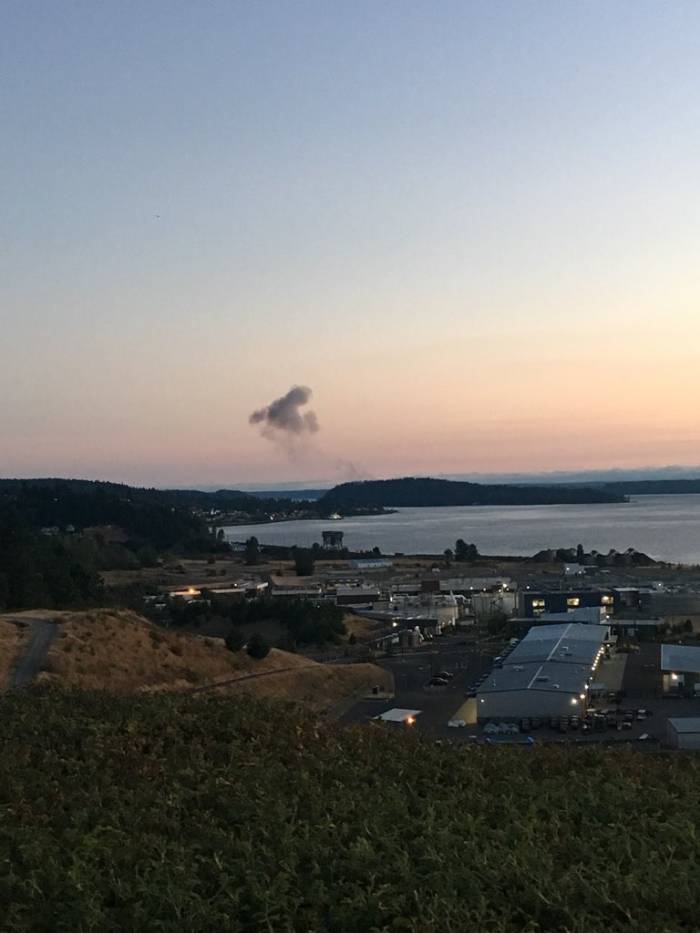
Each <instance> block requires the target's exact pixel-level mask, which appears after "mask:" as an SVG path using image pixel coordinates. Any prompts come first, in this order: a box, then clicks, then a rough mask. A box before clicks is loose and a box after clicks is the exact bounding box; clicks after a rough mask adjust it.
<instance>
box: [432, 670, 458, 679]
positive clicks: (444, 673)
mask: <svg viewBox="0 0 700 933" xmlns="http://www.w3.org/2000/svg"><path fill="white" fill-rule="evenodd" d="M435 676H436V677H443V678H444V679H445V680H452V678H453V677H454V674H451V673H450V672H449V671H438V672H437V674H436V675H435Z"/></svg>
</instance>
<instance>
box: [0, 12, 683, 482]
mask: <svg viewBox="0 0 700 933" xmlns="http://www.w3.org/2000/svg"><path fill="white" fill-rule="evenodd" d="M0 23H1V25H0V118H1V121H2V133H1V134H0V153H1V157H0V204H1V205H2V209H1V210H0V317H1V319H2V341H1V342H0V475H3V476H45V475H54V476H82V477H89V478H104V479H113V480H122V481H127V482H134V483H141V484H147V485H190V484H191V485H205V484H206V485H211V484H222V485H234V486H235V485H236V484H237V483H241V484H242V483H265V482H268V481H269V482H283V481H287V482H293V481H304V480H306V479H309V480H311V479H313V480H314V481H318V480H328V481H331V482H333V481H342V480H344V479H349V478H356V477H382V476H393V475H409V474H430V473H433V474H456V473H505V472H528V471H536V472H542V471H555V470H588V469H608V468H611V467H614V468H625V467H628V468H632V467H643V466H647V465H662V464H697V463H698V462H700V416H699V408H700V406H699V402H700V366H698V347H699V346H700V263H699V262H698V255H699V252H700V190H699V185H700V182H699V181H698V178H699V176H698V165H700V4H698V3H697V2H696V0H689V2H688V0H673V2H671V3H665V2H661V0H658V2H648V0H580V2H579V0H577V2H573V0H553V2H550V0H538V2H530V0H485V2H479V0H471V2H470V0H459V2H454V0H440V2H437V3H436V2H434V0H426V2H416V0H382V2H377V0H353V2H336V3H328V2H307V0H295V2H293V3H288V2H256V0H247V2H234V0H226V2H223V0H204V2H201V3H200V2H192V0H190V2H182V0H149V2H148V3H143V2H140V0H138V2H132V0H105V2H104V3H95V2H93V0H89V2H88V0H72V2H67V0H52V2H51V3H46V2H45V0H41V2H36V0H0ZM296 385H299V386H305V387H309V388H310V389H311V390H312V393H313V394H312V396H311V398H310V400H309V402H308V403H307V406H306V408H304V409H301V412H302V414H303V412H304V411H309V410H312V411H313V412H315V414H316V418H317V422H318V428H319V429H318V431H316V432H314V433H313V434H311V433H308V434H302V435H300V436H299V437H297V438H296V439H295V440H294V443H293V444H291V445H290V444H288V443H285V438H284V435H279V432H278V433H277V434H275V432H274V431H273V432H270V431H261V430H260V425H258V424H250V423H249V416H250V414H251V413H252V412H253V411H257V410H260V409H261V408H264V407H265V406H268V405H269V404H270V403H271V402H272V401H273V400H274V399H276V398H278V397H280V396H283V395H284V394H285V393H286V392H287V391H288V390H289V389H290V388H291V387H292V386H296Z"/></svg>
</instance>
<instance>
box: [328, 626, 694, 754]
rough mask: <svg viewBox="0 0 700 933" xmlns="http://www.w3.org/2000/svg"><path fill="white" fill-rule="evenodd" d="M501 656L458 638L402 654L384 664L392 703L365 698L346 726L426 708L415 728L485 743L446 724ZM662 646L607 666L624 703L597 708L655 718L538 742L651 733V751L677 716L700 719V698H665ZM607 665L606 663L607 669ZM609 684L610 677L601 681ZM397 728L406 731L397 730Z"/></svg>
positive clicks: (548, 733)
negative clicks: (433, 680) (440, 676)
mask: <svg viewBox="0 0 700 933" xmlns="http://www.w3.org/2000/svg"><path fill="white" fill-rule="evenodd" d="M498 653H499V647H498V646H497V645H493V646H491V647H490V648H487V647H485V646H483V645H482V646H477V645H475V644H473V643H467V644H465V643H464V640H461V641H460V639H459V638H451V639H443V640H441V641H439V642H435V643H433V644H432V645H430V646H429V647H424V648H422V649H421V650H419V651H411V652H407V653H406V654H403V655H401V654H398V655H396V656H394V657H391V658H386V659H384V660H382V661H381V662H379V663H380V664H381V666H382V667H386V668H387V669H388V670H391V671H392V673H393V674H394V679H395V685H396V695H395V697H394V699H393V700H363V701H362V702H360V703H358V704H356V705H355V706H354V707H353V708H352V709H351V710H350V711H349V712H348V713H347V714H346V715H345V716H343V717H342V719H341V722H345V723H360V722H367V721H369V720H370V719H373V718H374V717H375V716H378V715H379V714H380V713H383V712H385V711H386V710H388V709H391V708H393V707H400V708H406V709H419V710H421V711H422V712H421V714H420V716H418V717H417V718H416V723H415V726H413V727H412V728H415V729H417V730H418V731H420V732H425V733H427V734H429V735H432V736H435V737H439V738H450V739H453V740H457V741H460V740H461V741H465V742H473V741H474V740H475V737H478V740H479V741H483V740H484V734H483V729H482V728H481V727H480V726H475V725H474V726H467V727H466V728H459V729H455V728H450V727H448V725H447V723H448V721H449V720H450V719H452V718H454V717H455V716H456V713H457V712H458V710H460V708H461V707H462V706H463V704H464V702H465V698H466V697H465V694H466V691H467V688H468V687H469V686H470V685H471V684H472V683H473V682H474V681H475V680H477V679H478V678H479V676H481V674H483V673H486V672H487V671H488V670H490V668H491V660H492V657H493V656H495V655H496V654H498ZM659 661H660V647H659V645H658V644H653V643H649V644H644V643H643V644H642V645H641V646H640V650H639V652H632V653H630V654H629V655H628V656H622V655H621V656H619V657H617V658H613V659H612V660H611V662H608V665H609V668H610V673H611V675H612V679H613V680H615V682H616V684H617V682H618V681H621V688H622V691H623V694H624V695H623V697H622V698H621V700H620V703H619V704H616V703H614V702H610V701H608V700H602V701H600V702H599V703H597V704H596V708H597V709H598V710H601V709H602V710H607V711H609V712H610V713H612V714H617V713H618V711H619V717H618V718H619V719H620V721H621V720H622V719H623V718H624V715H623V713H624V711H625V710H628V709H634V710H636V709H639V708H643V709H645V710H648V711H650V712H651V716H650V717H649V718H647V719H645V720H643V721H638V720H636V719H635V721H634V722H633V723H632V728H631V729H625V730H623V731H617V730H616V729H606V730H605V731H603V732H592V733H586V734H582V733H581V732H580V731H573V730H570V731H568V732H566V733H561V732H559V731H558V730H554V729H551V728H549V726H542V727H540V728H539V729H537V730H536V731H533V733H532V734H533V736H534V737H535V739H536V741H537V742H576V743H577V744H578V743H582V744H584V743H585V744H603V743H604V744H618V743H630V742H632V743H635V744H636V745H638V746H639V747H640V748H643V747H645V743H642V742H639V737H640V735H643V734H645V733H646V734H648V735H650V736H652V738H653V739H655V740H656V742H654V743H649V746H650V747H651V748H658V742H663V741H664V740H665V737H666V721H667V719H668V718H670V717H676V716H700V699H698V700H693V699H676V698H673V699H664V698H662V696H661V690H660V686H661V677H660V672H659ZM604 667H605V665H604ZM441 670H445V671H449V672H451V673H454V678H453V680H452V681H450V684H449V686H447V687H440V688H433V689H425V684H426V682H427V681H428V680H429V679H430V676H431V674H432V673H436V672H437V671H441ZM601 679H602V680H605V678H601ZM396 728H406V727H404V726H396Z"/></svg>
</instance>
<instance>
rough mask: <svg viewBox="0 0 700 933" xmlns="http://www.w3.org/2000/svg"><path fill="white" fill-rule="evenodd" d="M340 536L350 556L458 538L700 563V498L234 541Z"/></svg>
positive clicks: (366, 523) (281, 526)
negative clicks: (339, 533) (626, 552)
mask: <svg viewBox="0 0 700 933" xmlns="http://www.w3.org/2000/svg"><path fill="white" fill-rule="evenodd" d="M326 528H329V529H334V530H337V531H342V532H343V534H344V543H345V544H346V545H347V546H348V547H349V548H351V549H352V550H371V548H373V547H378V548H380V550H381V551H382V552H383V553H386V554H392V553H394V552H396V551H402V552H403V553H405V554H412V553H413V554H418V553H428V554H435V553H442V552H443V551H444V550H445V548H447V547H450V548H454V545H455V541H456V540H457V538H463V539H464V540H465V541H467V542H474V544H476V546H477V547H478V548H479V550H480V551H481V553H482V554H504V555H516V556H517V555H530V554H534V553H535V552H536V551H540V550H542V549H543V548H549V547H555V548H556V547H575V546H576V545H577V544H582V545H583V546H584V548H585V549H586V550H587V551H589V550H591V549H592V548H595V549H596V550H598V551H608V550H610V548H615V549H616V550H618V551H624V550H625V549H626V548H628V547H633V548H635V549H636V550H638V551H643V552H644V553H645V554H649V555H650V556H651V557H655V558H657V559H660V560H668V561H673V562H677V563H688V564H700V495H692V496H638V497H636V498H634V499H633V500H632V501H631V502H625V503H613V504H605V505H532V506H455V507H446V508H425V509H400V510H399V511H398V512H396V513H395V514H393V515H381V516H363V517H360V518H345V519H343V520H342V521H335V522H333V521H321V520H313V521H294V522H276V523H273V524H269V525H238V526H232V527H229V528H227V529H226V537H227V540H229V541H244V540H245V539H246V538H249V537H250V536H251V535H255V536H256V538H257V539H258V541H260V543H261V544H281V545H289V546H291V545H293V544H296V545H299V546H301V547H309V546H310V545H312V544H313V543H314V542H319V543H320V541H321V531H322V530H323V529H326Z"/></svg>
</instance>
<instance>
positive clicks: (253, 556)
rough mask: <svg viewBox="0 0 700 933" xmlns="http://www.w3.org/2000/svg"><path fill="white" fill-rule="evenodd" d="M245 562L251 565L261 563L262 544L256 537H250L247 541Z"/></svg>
mask: <svg viewBox="0 0 700 933" xmlns="http://www.w3.org/2000/svg"><path fill="white" fill-rule="evenodd" d="M245 562H246V564H249V565H252V564H258V563H260V545H259V544H258V539H257V538H256V537H252V538H248V540H247V541H246V543H245Z"/></svg>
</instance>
